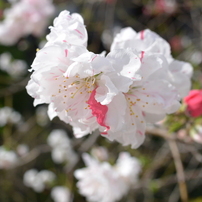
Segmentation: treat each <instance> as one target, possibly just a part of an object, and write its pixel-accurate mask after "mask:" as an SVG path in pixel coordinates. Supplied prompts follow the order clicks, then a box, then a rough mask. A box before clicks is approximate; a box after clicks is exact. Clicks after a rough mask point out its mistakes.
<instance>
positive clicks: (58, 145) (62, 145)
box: [47, 129, 78, 164]
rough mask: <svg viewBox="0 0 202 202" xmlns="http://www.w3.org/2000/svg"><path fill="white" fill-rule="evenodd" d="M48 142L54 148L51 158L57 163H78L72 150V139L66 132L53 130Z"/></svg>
mask: <svg viewBox="0 0 202 202" xmlns="http://www.w3.org/2000/svg"><path fill="white" fill-rule="evenodd" d="M47 142H48V144H49V145H50V146H51V147H52V152H51V156H52V159H53V161H54V162H55V163H63V162H68V163H70V164H73V163H74V162H76V161H77V159H78V157H77V155H76V154H75V153H74V151H73V150H72V147H71V142H70V139H69V138H68V136H67V133H66V132H65V131H64V130H60V129H57V130H53V131H52V132H51V133H50V135H49V136H48V139H47Z"/></svg>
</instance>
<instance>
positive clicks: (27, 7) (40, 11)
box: [0, 0, 54, 45]
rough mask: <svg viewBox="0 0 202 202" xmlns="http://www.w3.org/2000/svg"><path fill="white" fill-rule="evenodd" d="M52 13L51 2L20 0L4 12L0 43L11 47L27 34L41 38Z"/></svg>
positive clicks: (0, 29)
mask: <svg viewBox="0 0 202 202" xmlns="http://www.w3.org/2000/svg"><path fill="white" fill-rule="evenodd" d="M53 13H54V6H53V5H52V3H51V0H43V1H41V0H34V1H33V0H20V1H19V2H17V3H14V4H12V6H11V8H9V9H6V10H5V12H4V17H5V19H4V21H3V22H1V24H0V43H2V44H4V45H13V44H15V43H16V42H17V41H18V40H19V39H20V38H21V37H23V36H26V35H28V34H33V35H35V36H41V35H42V34H43V33H44V31H45V28H46V26H47V22H48V19H49V18H50V16H51V15H52V14H53Z"/></svg>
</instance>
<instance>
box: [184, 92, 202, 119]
mask: <svg viewBox="0 0 202 202" xmlns="http://www.w3.org/2000/svg"><path fill="white" fill-rule="evenodd" d="M184 102H185V103H186V104H187V111H188V112H189V114H190V116H192V117H198V116H200V115H202V90H191V91H190V92H189V95H188V96H186V97H185V98H184Z"/></svg>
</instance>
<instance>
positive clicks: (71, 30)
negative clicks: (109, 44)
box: [46, 11, 88, 46]
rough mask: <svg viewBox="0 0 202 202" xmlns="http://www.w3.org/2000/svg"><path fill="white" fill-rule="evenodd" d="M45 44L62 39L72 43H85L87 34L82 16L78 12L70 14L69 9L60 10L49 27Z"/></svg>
mask: <svg viewBox="0 0 202 202" xmlns="http://www.w3.org/2000/svg"><path fill="white" fill-rule="evenodd" d="M50 31H51V32H50V34H48V35H47V37H46V38H47V40H48V43H47V44H52V43H54V42H57V41H63V42H65V43H68V44H72V45H79V46H81V45H83V46H86V45H87V40H88V35H87V31H86V28H85V25H84V21H83V18H82V17H81V16H80V15H79V14H78V13H73V14H71V15H70V13H69V11H62V12H61V13H60V14H59V16H58V17H57V18H55V20H54V22H53V26H51V27H50Z"/></svg>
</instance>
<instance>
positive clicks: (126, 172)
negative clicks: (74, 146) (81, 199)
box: [74, 152, 140, 202]
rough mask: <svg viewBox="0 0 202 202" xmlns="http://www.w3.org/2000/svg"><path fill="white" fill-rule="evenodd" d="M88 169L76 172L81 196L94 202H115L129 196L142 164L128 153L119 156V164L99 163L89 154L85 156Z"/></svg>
mask: <svg viewBox="0 0 202 202" xmlns="http://www.w3.org/2000/svg"><path fill="white" fill-rule="evenodd" d="M83 160H84V162H85V164H86V168H82V169H78V170H76V171H75V173H74V174H75V177H76V178H77V179H78V180H79V181H78V183H77V187H78V188H79V192H80V194H82V195H84V196H85V197H87V200H88V201H92V202H98V201H99V202H114V201H117V200H120V199H121V198H122V197H123V196H124V195H126V194H127V192H128V191H129V189H130V188H131V186H132V185H133V184H135V182H137V179H138V174H139V172H140V163H139V161H138V160H137V159H136V158H135V157H131V156H130V155H129V154H128V153H127V152H125V153H124V152H123V153H121V154H120V155H119V158H118V161H117V164H115V165H114V166H111V165H110V164H109V163H108V162H106V161H105V162H102V163H101V162H99V161H98V160H96V159H94V158H93V157H91V156H90V155H88V154H83ZM126 163H127V165H126Z"/></svg>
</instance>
